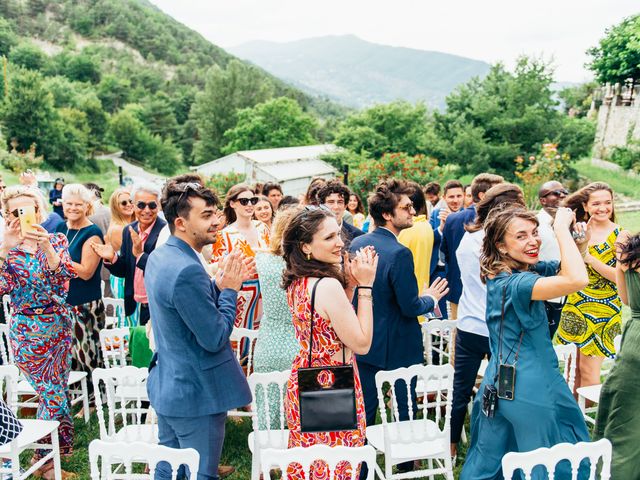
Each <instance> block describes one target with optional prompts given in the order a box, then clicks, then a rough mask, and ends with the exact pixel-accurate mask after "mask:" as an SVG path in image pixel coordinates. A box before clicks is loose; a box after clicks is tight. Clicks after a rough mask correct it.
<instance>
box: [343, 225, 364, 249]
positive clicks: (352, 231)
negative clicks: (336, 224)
mask: <svg viewBox="0 0 640 480" xmlns="http://www.w3.org/2000/svg"><path fill="white" fill-rule="evenodd" d="M341 233H342V241H343V242H344V246H345V248H346V249H348V248H349V245H350V244H351V242H352V241H353V239H354V238H357V237H359V236H360V235H364V232H363V231H362V230H360V229H359V228H358V227H354V226H353V225H351V224H350V223H347V222H345V221H344V220H343V221H342V228H341Z"/></svg>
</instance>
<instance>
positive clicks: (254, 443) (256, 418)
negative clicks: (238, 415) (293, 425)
mask: <svg viewBox="0 0 640 480" xmlns="http://www.w3.org/2000/svg"><path fill="white" fill-rule="evenodd" d="M290 375H291V372H290V371H289V370H285V371H283V372H270V373H253V374H251V376H249V379H248V382H249V388H250V389H251V411H252V412H253V415H252V421H253V432H251V433H250V434H249V438H248V441H249V450H251V453H252V454H253V457H252V459H251V480H258V479H259V478H260V458H261V452H262V451H263V450H265V449H268V448H273V449H277V450H284V449H286V448H287V443H288V441H289V430H287V420H286V416H285V412H284V397H285V395H286V392H287V382H288V381H289V376H290ZM274 389H277V396H278V398H279V399H280V402H279V405H278V411H277V412H273V411H271V409H270V408H269V397H272V398H273V394H271V395H270V393H271V392H273V391H274ZM258 404H260V405H262V408H258ZM274 426H275V427H277V428H273V427H274Z"/></svg>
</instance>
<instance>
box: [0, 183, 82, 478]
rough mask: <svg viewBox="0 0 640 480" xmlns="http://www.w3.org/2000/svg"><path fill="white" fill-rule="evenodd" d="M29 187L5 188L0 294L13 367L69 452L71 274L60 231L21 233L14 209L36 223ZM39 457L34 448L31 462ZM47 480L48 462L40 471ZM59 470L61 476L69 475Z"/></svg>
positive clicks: (36, 197)
mask: <svg viewBox="0 0 640 480" xmlns="http://www.w3.org/2000/svg"><path fill="white" fill-rule="evenodd" d="M39 195H40V194H39V193H37V192H35V191H33V190H32V189H31V188H29V187H22V186H14V187H9V188H7V189H6V190H5V191H4V193H3V195H2V210H3V215H4V218H5V220H6V222H7V228H6V231H5V236H4V240H3V242H2V244H1V245H0V295H4V294H8V295H9V296H10V298H11V308H12V309H13V315H12V322H11V324H10V333H9V340H10V346H11V349H12V350H13V353H14V357H15V363H16V366H17V367H18V368H19V369H20V370H21V371H22V373H23V374H24V375H25V376H26V378H27V380H28V381H29V383H30V384H31V386H32V387H33V389H34V390H35V391H36V393H37V394H38V413H37V418H39V419H42V420H57V421H58V422H60V426H59V427H58V436H59V440H60V453H61V454H62V455H65V456H67V455H71V453H72V452H73V420H72V419H71V405H70V403H69V386H68V381H69V372H70V371H71V346H72V343H73V340H72V338H73V337H72V325H73V320H72V313H71V307H70V306H69V305H68V304H67V302H66V301H65V299H66V297H67V292H68V287H67V285H68V283H69V280H70V279H73V278H74V277H75V276H76V274H75V271H74V268H73V262H72V260H71V257H70V256H69V250H68V242H67V239H66V237H65V236H64V235H62V234H59V233H58V234H48V233H47V231H46V230H45V229H44V228H43V227H41V226H40V225H35V226H34V230H33V231H32V232H30V233H26V234H24V235H23V234H22V233H21V228H20V220H19V212H20V209H21V208H34V209H35V212H36V221H37V222H40V221H41V219H42V216H41V213H42V212H41V208H40V206H41V199H40V197H39ZM41 457H42V452H40V451H37V452H36V454H35V456H34V460H38V459H39V458H41ZM40 474H41V475H42V476H43V478H47V479H48V478H53V463H52V462H49V463H48V464H46V465H45V466H44V467H42V468H41V469H40ZM69 476H70V475H69V474H67V473H66V472H64V474H63V478H69Z"/></svg>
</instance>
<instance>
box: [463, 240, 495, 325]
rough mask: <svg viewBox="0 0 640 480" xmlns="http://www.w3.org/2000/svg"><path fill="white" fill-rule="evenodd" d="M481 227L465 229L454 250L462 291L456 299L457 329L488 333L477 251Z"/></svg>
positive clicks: (485, 291)
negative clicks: (470, 230)
mask: <svg viewBox="0 0 640 480" xmlns="http://www.w3.org/2000/svg"><path fill="white" fill-rule="evenodd" d="M483 240H484V230H478V231H477V232H473V233H469V232H466V233H465V234H464V236H463V237H462V240H461V241H460V245H459V246H458V249H457V250H456V258H457V259H458V265H459V266H460V279H461V280H462V295H461V296H460V301H459V302H458V326H457V328H458V329H459V330H463V331H465V332H469V333H474V334H476V335H482V336H483V337H488V336H489V329H488V328H487V320H486V309H487V287H486V286H485V285H484V284H483V283H482V281H481V280H480V252H481V251H482V241H483Z"/></svg>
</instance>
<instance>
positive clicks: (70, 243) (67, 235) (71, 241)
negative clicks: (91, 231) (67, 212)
mask: <svg viewBox="0 0 640 480" xmlns="http://www.w3.org/2000/svg"><path fill="white" fill-rule="evenodd" d="M82 228H84V227H81V228H79V229H78V231H77V232H76V234H75V235H74V236H73V238H72V239H71V240H69V247H68V248H71V245H72V244H73V241H74V240H75V239H76V237H77V236H78V234H79V233H80V230H82ZM64 235H65V237H67V238H69V226H68V225H67V233H65V234H64Z"/></svg>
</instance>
